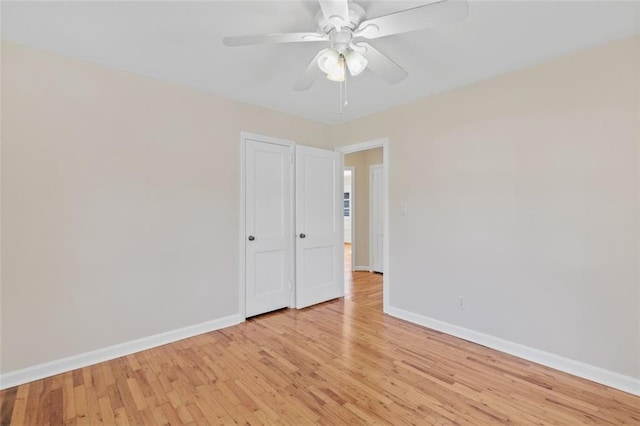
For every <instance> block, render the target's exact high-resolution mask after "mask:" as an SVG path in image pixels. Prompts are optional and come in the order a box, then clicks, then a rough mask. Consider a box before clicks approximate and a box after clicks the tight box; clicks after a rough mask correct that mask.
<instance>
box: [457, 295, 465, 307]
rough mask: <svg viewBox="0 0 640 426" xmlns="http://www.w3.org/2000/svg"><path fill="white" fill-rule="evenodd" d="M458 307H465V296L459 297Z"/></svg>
mask: <svg viewBox="0 0 640 426" xmlns="http://www.w3.org/2000/svg"><path fill="white" fill-rule="evenodd" d="M458 309H464V297H458Z"/></svg>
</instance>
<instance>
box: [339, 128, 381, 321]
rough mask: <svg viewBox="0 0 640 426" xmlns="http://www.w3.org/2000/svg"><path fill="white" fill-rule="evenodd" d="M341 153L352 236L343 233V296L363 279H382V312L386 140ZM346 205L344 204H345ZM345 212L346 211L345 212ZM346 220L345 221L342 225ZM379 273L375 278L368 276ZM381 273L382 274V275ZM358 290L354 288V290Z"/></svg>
mask: <svg viewBox="0 0 640 426" xmlns="http://www.w3.org/2000/svg"><path fill="white" fill-rule="evenodd" d="M336 151H338V152H341V153H342V154H343V155H344V166H345V198H346V192H347V188H348V186H347V183H348V182H347V177H346V176H347V174H346V173H347V172H348V171H351V188H350V189H351V191H350V193H349V202H350V203H349V205H350V211H349V212H348V213H349V214H350V225H351V239H350V240H349V239H348V234H347V233H346V232H345V238H344V243H345V244H344V247H345V290H346V294H345V295H346V296H349V291H353V290H354V285H355V286H360V285H361V283H363V282H373V281H376V282H377V283H378V285H379V283H380V280H382V293H383V311H386V307H387V305H388V304H387V300H388V291H387V288H388V285H389V281H390V280H389V267H388V264H389V262H388V238H386V236H387V235H388V204H387V199H388V197H387V191H388V183H387V182H388V140H387V139H386V138H385V139H379V140H374V141H370V142H363V143H359V144H355V145H349V146H345V147H340V148H337V149H336ZM345 205H346V203H345ZM345 214H346V212H345ZM346 226H347V221H346V220H345V228H346ZM374 271H375V272H378V273H379V274H376V275H378V276H379V277H378V278H377V279H370V278H371V277H369V275H372V274H373V273H374ZM382 274H384V275H382ZM360 290H361V289H358V288H356V289H355V291H360Z"/></svg>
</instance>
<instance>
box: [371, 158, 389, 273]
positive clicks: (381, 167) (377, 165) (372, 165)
mask: <svg viewBox="0 0 640 426" xmlns="http://www.w3.org/2000/svg"><path fill="white" fill-rule="evenodd" d="M383 160H384V158H383ZM376 169H382V174H383V176H382V180H383V182H384V167H383V165H382V164H369V265H371V269H370V271H371V272H384V270H383V271H374V269H373V263H374V262H373V237H374V235H373V234H374V232H373V171H374V170H376ZM383 192H384V190H383ZM383 197H384V194H383ZM382 201H383V203H384V199H383V200H382ZM383 210H384V208H383ZM383 214H384V212H383ZM383 221H384V218H383ZM383 232H384V229H383ZM383 238H384V239H386V236H384V235H383ZM382 244H383V246H384V240H383V243H382ZM382 250H383V256H384V247H382ZM382 269H384V259H382Z"/></svg>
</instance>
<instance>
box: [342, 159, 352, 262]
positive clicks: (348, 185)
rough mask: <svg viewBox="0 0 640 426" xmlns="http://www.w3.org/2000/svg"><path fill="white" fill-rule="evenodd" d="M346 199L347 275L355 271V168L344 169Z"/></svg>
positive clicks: (344, 209) (345, 240)
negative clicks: (352, 253)
mask: <svg viewBox="0 0 640 426" xmlns="http://www.w3.org/2000/svg"><path fill="white" fill-rule="evenodd" d="M343 182H344V198H343V201H342V203H343V218H344V257H345V264H344V267H345V273H347V272H349V273H350V272H351V271H352V270H353V257H352V256H351V252H352V250H351V243H352V242H353V238H354V237H353V234H354V218H355V193H354V188H355V167H350V166H345V167H344V179H343Z"/></svg>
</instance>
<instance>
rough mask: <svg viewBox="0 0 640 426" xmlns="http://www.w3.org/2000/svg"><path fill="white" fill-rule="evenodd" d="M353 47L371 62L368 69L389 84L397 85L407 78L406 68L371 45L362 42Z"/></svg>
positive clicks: (354, 44)
mask: <svg viewBox="0 0 640 426" xmlns="http://www.w3.org/2000/svg"><path fill="white" fill-rule="evenodd" d="M351 47H352V48H353V49H354V50H356V51H358V52H360V53H362V54H363V55H364V56H365V57H366V58H367V60H368V61H369V63H368V65H367V68H368V69H370V70H371V72H373V73H374V74H376V75H378V76H379V77H381V78H382V79H383V80H385V81H386V82H387V83H389V84H396V83H399V82H400V81H402V80H404V79H405V78H406V77H407V75H408V73H407V71H406V70H405V69H404V68H402V67H401V66H400V65H398V64H396V63H395V62H393V61H392V60H391V59H390V58H389V57H387V55H385V54H384V53H382V52H380V51H379V50H378V49H376V48H375V47H373V46H372V45H370V44H369V43H367V42H365V41H361V42H358V43H353V44H352V45H351Z"/></svg>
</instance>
